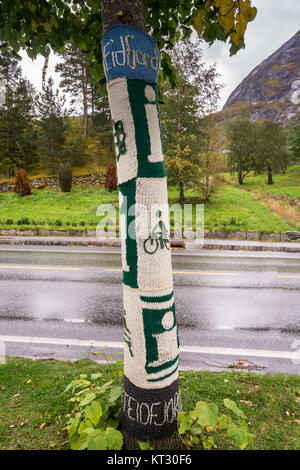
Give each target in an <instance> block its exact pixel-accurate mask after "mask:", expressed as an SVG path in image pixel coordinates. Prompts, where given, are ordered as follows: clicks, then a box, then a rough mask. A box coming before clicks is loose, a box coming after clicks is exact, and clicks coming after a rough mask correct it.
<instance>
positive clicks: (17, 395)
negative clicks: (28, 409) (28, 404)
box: [13, 393, 21, 398]
mask: <svg viewBox="0 0 300 470" xmlns="http://www.w3.org/2000/svg"><path fill="white" fill-rule="evenodd" d="M20 396H21V395H20V394H19V393H16V394H15V395H14V396H13V398H20Z"/></svg>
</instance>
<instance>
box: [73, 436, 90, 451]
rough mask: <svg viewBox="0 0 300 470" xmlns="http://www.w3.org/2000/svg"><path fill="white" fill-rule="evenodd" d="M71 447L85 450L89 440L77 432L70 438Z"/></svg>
mask: <svg viewBox="0 0 300 470" xmlns="http://www.w3.org/2000/svg"><path fill="white" fill-rule="evenodd" d="M70 447H71V449H72V450H84V449H86V448H87V440H86V437H85V436H79V435H78V434H76V435H75V436H72V437H71V439H70Z"/></svg>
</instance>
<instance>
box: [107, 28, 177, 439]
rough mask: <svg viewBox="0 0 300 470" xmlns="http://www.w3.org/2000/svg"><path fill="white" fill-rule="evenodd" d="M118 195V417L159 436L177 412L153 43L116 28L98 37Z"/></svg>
mask: <svg viewBox="0 0 300 470" xmlns="http://www.w3.org/2000/svg"><path fill="white" fill-rule="evenodd" d="M103 57H104V67H105V71H106V78H107V82H108V84H107V89H108V96H109V102H110V108H111V113H112V119H113V125H114V136H115V147H116V156H117V169H118V187H119V193H120V230H121V240H122V266H123V294H124V342H125V349H124V375H125V378H124V393H123V404H122V415H121V422H122V425H123V426H124V427H125V429H126V430H127V431H128V432H129V433H131V434H133V435H135V436H136V437H138V438H149V439H151V438H156V439H158V438H163V437H166V436H168V435H170V434H172V433H173V432H174V431H175V429H176V416H177V413H178V411H179V410H180V396H179V387H178V362H179V339H178V331H177V324H176V317H175V304H174V298H173V280H172V267H171V250H170V240H169V233H170V227H169V214H168V195H167V182H166V170H165V165H164V159H163V148H162V135H161V125H160V118H159V108H158V92H157V85H156V82H157V75H158V70H159V61H160V54H159V51H158V48H157V45H156V43H155V41H153V40H152V39H151V38H150V37H149V36H147V35H145V34H143V33H141V32H140V31H139V30H137V29H136V28H134V27H132V26H125V25H118V26H115V27H113V28H111V30H109V31H108V32H107V33H106V34H105V36H104V38H103Z"/></svg>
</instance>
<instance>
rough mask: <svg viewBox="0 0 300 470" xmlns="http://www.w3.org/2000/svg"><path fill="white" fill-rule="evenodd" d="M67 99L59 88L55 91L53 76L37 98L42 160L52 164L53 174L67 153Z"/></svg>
mask: <svg viewBox="0 0 300 470" xmlns="http://www.w3.org/2000/svg"><path fill="white" fill-rule="evenodd" d="M65 101H66V100H65V98H64V97H60V95H59V91H58V90H56V91H54V89H53V79H52V78H49V80H48V84H47V85H46V86H45V89H44V91H43V92H42V93H40V94H39V96H38V98H37V100H36V107H37V112H38V116H39V120H38V121H37V124H38V127H39V150H40V153H41V161H42V162H43V161H44V162H45V163H46V164H48V165H50V168H51V172H52V174H53V175H55V173H56V169H57V163H58V161H61V160H62V159H64V158H65V157H66V155H67V153H66V150H65V141H66V136H65V132H66V130H67V128H68V124H67V122H66V119H65V118H66V114H67V113H66V111H65V110H64V105H65Z"/></svg>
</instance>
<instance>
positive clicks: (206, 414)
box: [65, 353, 255, 450]
mask: <svg viewBox="0 0 300 470" xmlns="http://www.w3.org/2000/svg"><path fill="white" fill-rule="evenodd" d="M94 354H98V353H94ZM104 357H105V359H106V360H107V361H108V363H109V366H110V371H111V380H109V381H108V382H105V383H104V384H103V378H102V384H101V377H102V374H101V373H96V374H91V375H90V376H88V375H86V374H80V376H79V378H78V379H75V380H73V381H72V382H71V383H70V384H69V385H68V386H67V388H66V389H65V392H69V391H71V392H72V397H71V398H70V402H71V403H73V404H74V409H73V415H72V417H71V418H70V419H69V421H68V424H67V426H66V427H65V429H67V430H68V434H69V440H70V447H71V449H73V450H86V449H87V450H121V449H122V447H123V435H122V432H121V431H120V430H119V429H118V428H119V420H120V413H121V396H122V386H123V361H117V362H116V363H114V364H113V363H112V360H114V359H115V358H111V357H110V356H108V355H107V354H104ZM223 403H224V406H225V407H226V408H227V409H228V410H230V411H231V412H232V413H233V414H234V415H235V417H236V418H237V423H236V422H234V421H233V419H232V418H231V417H230V416H228V415H225V414H219V410H218V406H217V405H216V404H215V403H209V402H205V401H198V402H197V403H196V405H195V408H194V409H193V410H191V411H189V412H180V413H179V414H178V417H177V421H178V426H179V428H178V432H179V435H180V438H181V439H182V442H183V444H184V446H185V447H186V448H187V449H188V450H198V449H205V450H210V449H213V448H217V445H216V444H215V441H214V436H213V434H214V433H219V434H220V433H224V432H227V436H228V437H229V438H231V439H232V440H233V441H234V442H235V443H236V444H237V445H238V446H239V447H240V449H245V448H246V447H247V446H248V445H249V444H250V443H251V444H252V443H253V440H254V438H255V435H254V434H252V433H250V432H249V428H248V424H247V417H246V415H245V413H244V412H243V411H242V410H241V409H240V408H239V407H238V406H237V404H236V403H235V402H234V401H233V400H230V399H228V398H225V399H224V400H223ZM139 446H140V449H141V450H152V447H151V445H150V443H149V442H143V441H139Z"/></svg>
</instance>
